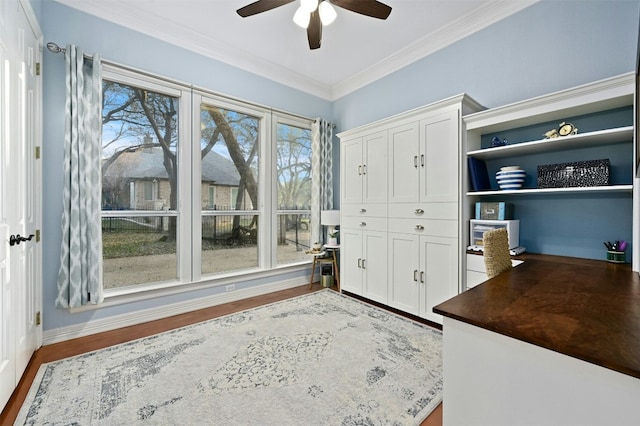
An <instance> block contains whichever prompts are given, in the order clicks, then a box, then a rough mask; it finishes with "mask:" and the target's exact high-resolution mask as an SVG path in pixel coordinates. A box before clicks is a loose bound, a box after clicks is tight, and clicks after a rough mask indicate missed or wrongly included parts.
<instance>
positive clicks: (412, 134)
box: [389, 121, 420, 203]
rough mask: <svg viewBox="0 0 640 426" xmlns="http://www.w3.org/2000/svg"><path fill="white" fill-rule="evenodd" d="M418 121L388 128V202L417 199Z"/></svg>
mask: <svg viewBox="0 0 640 426" xmlns="http://www.w3.org/2000/svg"><path fill="white" fill-rule="evenodd" d="M419 133H420V132H419V123H418V122H417V121H416V122H415V123H410V124H407V125H405V126H400V127H396V128H393V129H391V130H389V202H390V203H413V202H417V201H418V175H419V167H420V163H419V162H420V156H419V150H420V147H419V145H420V136H419Z"/></svg>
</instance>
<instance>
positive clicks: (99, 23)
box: [32, 0, 640, 330]
mask: <svg viewBox="0 0 640 426" xmlns="http://www.w3.org/2000/svg"><path fill="white" fill-rule="evenodd" d="M32 4H33V5H34V10H35V12H36V15H37V16H38V17H39V19H40V24H41V27H42V30H43V33H44V40H45V43H46V42H49V41H53V42H56V43H58V44H59V45H61V46H64V45H66V44H70V43H73V44H78V45H80V46H81V47H82V48H83V49H84V50H85V51H86V52H100V53H101V55H102V56H103V57H104V58H106V59H109V60H112V61H114V62H118V63H122V64H125V65H129V66H132V67H135V68H139V69H142V70H147V71H150V72H154V73H157V74H160V75H164V76H168V77H171V78H174V79H177V80H180V81H185V82H189V83H193V84H195V85H197V86H201V87H207V88H209V89H211V90H214V91H217V92H220V93H223V94H228V95H231V96H235V97H238V98H241V99H245V100H248V101H253V102H256V103H260V104H265V105H269V106H273V107H275V108H279V109H282V110H286V111H291V112H295V113H298V114H302V115H305V116H309V117H316V116H320V117H327V118H330V119H332V120H333V121H334V122H335V123H336V124H337V129H338V131H341V130H347V129H350V128H353V127H356V126H359V125H362V124H365V123H367V122H370V121H373V120H376V119H380V118H383V117H386V116H389V115H393V114H397V113H399V112H402V111H405V110H408V109H411V108H415V107H418V106H420V105H424V104H427V103H430V102H433V101H437V100H439V99H442V98H445V97H448V96H451V95H455V94H458V93H462V92H466V93H468V94H470V95H471V96H472V97H473V98H474V99H476V100H477V101H479V102H480V103H482V104H483V105H485V106H487V107H492V106H498V105H503V104H505V103H510V102H513V101H518V100H522V99H526V98H529V97H532V96H536V95H540V94H544V93H548V92H552V91H556V90H560V89H565V88H568V87H572V86H576V85H579V84H583V83H587V82H590V81H594V80H599V79H602V78H605V77H609V76H614V75H618V74H621V73H625V72H629V71H632V70H633V69H635V58H636V45H637V37H638V36H637V34H638V18H639V11H640V0H633V1H542V2H540V3H537V4H534V5H533V6H531V7H529V8H527V9H525V10H523V11H521V12H519V13H517V14H515V15H513V16H511V17H509V18H506V19H504V20H502V21H500V22H498V23H496V24H494V25H492V26H491V27H489V28H486V29H484V30H481V31H479V32H477V33H475V34H473V35H471V36H469V37H467V38H466V39H463V40H461V41H459V42H457V43H455V44H452V45H451V46H449V47H447V48H445V49H443V50H440V51H438V52H436V53H434V54H432V55H430V56H429V57H426V58H424V59H422V60H419V61H417V62H415V63H413V64H411V65H410V66H407V67H405V68H404V69H401V70H399V71H397V72H395V73H393V74H391V75H389V76H387V77H385V78H383V79H380V80H378V81H376V82H374V83H372V84H370V85H368V86H366V87H364V88H362V89H360V90H358V91H356V92H354V93H351V94H349V95H347V96H344V97H343V98H341V99H339V100H337V101H335V102H333V103H330V102H327V101H324V100H322V99H319V98H316V97H314V96H311V95H307V94H305V93H303V92H300V91H297V90H294V89H291V88H288V87H286V86H283V85H281V84H278V83H275V82H273V81H270V80H267V79H265V78H262V77H260V76H257V75H255V74H251V73H248V72H245V71H242V70H239V69H237V68H234V67H231V66H229V65H226V64H223V63H220V62H217V61H215V60H212V59H208V58H205V57H203V56H201V55H198V54H195V53H193V52H190V51H186V50H184V49H181V48H179V47H176V46H173V45H171V44H168V43H165V42H162V41H159V40H155V39H152V38H150V37H147V36H145V35H142V34H139V33H136V32H135V31H132V30H129V29H126V28H123V27H120V26H117V25H114V24H112V23H109V22H106V21H103V20H100V19H97V18H94V17H91V16H88V15H86V14H84V13H82V12H78V11H76V10H74V9H70V8H67V7H65V6H63V5H60V4H58V3H55V2H53V1H51V0H32ZM63 62H64V60H63V57H62V56H61V55H54V54H52V53H50V52H48V51H45V55H44V80H43V82H44V93H43V97H44V141H43V175H44V178H43V179H44V189H45V190H44V199H43V209H44V215H43V216H44V217H43V230H42V231H43V253H44V264H43V276H44V279H43V286H44V291H43V296H44V300H43V305H44V306H43V307H44V318H45V321H44V325H45V330H51V329H54V328H58V327H64V326H68V325H73V324H81V323H85V322H88V321H91V320H93V319H98V318H105V317H109V316H112V315H117V314H120V313H123V312H127V311H135V310H141V309H145V308H149V307H151V306H157V305H162V304H167V303H173V302H178V301H182V300H189V299H194V298H199V297H203V296H206V295H209V294H212V293H214V292H216V291H220V290H216V289H209V290H200V291H194V292H190V293H183V294H180V295H177V296H173V297H165V298H161V299H156V300H148V301H145V302H137V303H132V304H128V305H123V306H118V307H112V308H105V309H98V310H94V311H91V312H84V313H78V314H69V313H68V312H67V311H65V310H59V309H55V308H54V299H55V293H56V277H57V272H58V266H59V252H60V250H59V241H60V235H61V233H60V217H61V212H62V205H61V199H62V196H61V194H62V155H63V152H62V142H63V131H64V129H63V111H62V109H63V108H62V105H64V96H65V95H64V70H63ZM338 148H339V147H338V146H337V144H336V151H337V149H338ZM336 159H337V158H336ZM335 176H337V163H336V174H335ZM337 188H339V182H338V179H336V189H337ZM336 197H338V191H336ZM336 201H337V200H336ZM577 206H578V207H581V206H580V205H577ZM541 208H542V207H541ZM568 209H569V210H571V208H570V206H569V207H568ZM626 222H628V221H626ZM625 226H626V225H625ZM629 226H630V224H629ZM547 231H548V232H553V228H548V229H547ZM547 231H545V232H547ZM624 232H626V231H624ZM610 238H613V236H612V237H610ZM616 239H617V238H616ZM575 243H576V242H573V241H561V242H558V244H559V245H561V246H562V245H565V246H566V244H575ZM578 243H579V242H578ZM284 278H285V279H286V278H288V277H284ZM262 282H264V281H260V283H262ZM252 284H256V283H255V282H253V283H246V284H245V285H252Z"/></svg>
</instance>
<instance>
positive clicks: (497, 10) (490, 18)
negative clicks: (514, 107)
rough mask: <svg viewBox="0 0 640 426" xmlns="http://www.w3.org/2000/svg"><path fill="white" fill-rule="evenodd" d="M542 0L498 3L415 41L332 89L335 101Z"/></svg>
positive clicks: (495, 2) (479, 9) (503, 1)
mask: <svg viewBox="0 0 640 426" xmlns="http://www.w3.org/2000/svg"><path fill="white" fill-rule="evenodd" d="M538 1H540V0H518V1H512V0H496V1H493V2H491V3H490V4H488V5H484V6H481V7H480V8H478V9H476V10H474V11H472V12H471V13H468V14H466V15H464V16H462V17H460V18H459V19H457V20H455V21H453V22H451V23H449V24H448V25H445V26H444V27H442V28H439V29H438V30H436V31H434V32H432V33H431V34H429V35H427V36H425V37H423V38H421V39H419V40H417V41H415V42H414V43H412V44H410V45H408V46H407V47H406V48H404V49H402V50H400V51H398V52H396V53H395V54H393V55H391V56H389V57H387V58H385V59H383V60H382V61H380V62H378V63H377V64H375V65H373V66H371V67H369V68H367V69H364V70H362V71H361V72H359V73H358V74H356V75H354V76H352V77H351V78H349V79H347V80H344V81H342V82H341V83H339V84H336V85H335V86H333V88H332V92H331V100H336V99H339V98H341V97H343V96H345V95H348V94H349V93H351V92H354V91H356V90H358V89H360V88H362V87H364V86H366V85H368V84H370V83H373V82H374V81H376V80H379V79H381V78H383V77H385V76H387V75H389V74H391V73H393V72H395V71H398V70H399V69H401V68H404V67H406V66H407V65H410V64H411V63H413V62H416V61H418V60H420V59H422V58H424V57H426V56H429V55H431V54H432V53H435V52H437V51H438V50H441V49H443V48H445V47H447V46H449V45H451V44H453V43H455V42H456V41H458V40H461V39H463V38H465V37H467V36H469V35H471V34H473V33H475V32H477V31H480V30H481V29H483V28H486V27H488V26H490V25H492V24H494V23H496V22H498V21H500V20H501V19H504V18H506V17H508V16H510V15H513V14H514V13H516V12H519V11H521V10H523V9H525V8H527V7H529V6H531V5H533V4H535V3H537V2H538Z"/></svg>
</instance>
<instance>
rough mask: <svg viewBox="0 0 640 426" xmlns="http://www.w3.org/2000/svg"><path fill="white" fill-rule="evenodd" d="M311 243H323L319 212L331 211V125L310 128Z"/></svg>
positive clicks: (323, 123)
mask: <svg viewBox="0 0 640 426" xmlns="http://www.w3.org/2000/svg"><path fill="white" fill-rule="evenodd" d="M311 182H312V184H311V185H312V186H311V243H314V242H319V243H322V242H323V238H322V227H321V225H320V212H321V211H322V210H331V209H333V124H332V123H330V122H328V121H326V120H322V119H320V118H318V119H316V120H315V121H314V122H313V124H312V126H311Z"/></svg>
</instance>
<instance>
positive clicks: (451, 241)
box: [420, 236, 459, 324]
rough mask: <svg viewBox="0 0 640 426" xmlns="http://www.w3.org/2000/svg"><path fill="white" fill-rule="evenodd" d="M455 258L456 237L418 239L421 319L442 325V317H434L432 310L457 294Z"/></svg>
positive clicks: (435, 315)
mask: <svg viewBox="0 0 640 426" xmlns="http://www.w3.org/2000/svg"><path fill="white" fill-rule="evenodd" d="M458 257H459V256H458V241H457V239H456V238H442V237H431V236H422V237H420V261H421V263H422V264H421V265H420V266H421V269H420V270H421V271H424V283H421V286H422V289H423V294H424V297H421V301H422V302H423V305H422V307H421V309H420V316H421V317H423V318H426V319H428V320H431V321H434V322H437V323H440V324H442V316H441V315H437V314H434V313H433V307H434V306H436V305H438V304H440V303H442V302H444V301H445V300H448V299H450V298H452V297H453V296H455V295H457V294H458Z"/></svg>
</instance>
